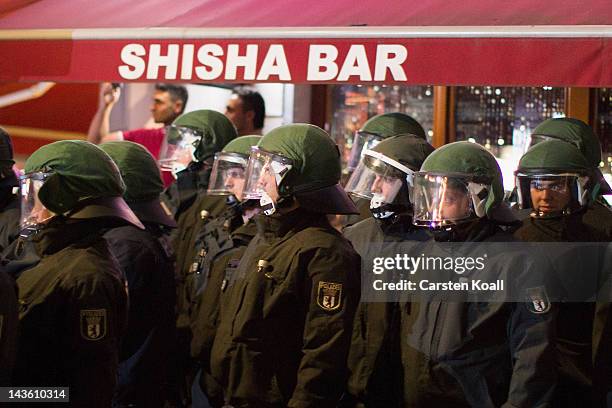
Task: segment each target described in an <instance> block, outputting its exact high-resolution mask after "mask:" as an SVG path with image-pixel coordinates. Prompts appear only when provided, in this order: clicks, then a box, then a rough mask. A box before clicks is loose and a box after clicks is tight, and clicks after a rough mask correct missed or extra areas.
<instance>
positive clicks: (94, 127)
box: [87, 82, 188, 186]
mask: <svg viewBox="0 0 612 408" xmlns="http://www.w3.org/2000/svg"><path fill="white" fill-rule="evenodd" d="M120 96H121V88H120V87H114V86H113V85H112V84H110V83H109V82H104V83H102V85H101V87H100V103H99V107H98V110H97V112H96V114H95V115H94V117H93V119H92V120H91V123H90V125H89V131H88V134H87V140H88V141H90V142H91V143H94V144H100V143H105V142H110V141H116V140H129V141H131V142H135V143H139V144H141V145H143V146H144V147H146V148H147V150H149V152H151V154H152V155H153V156H154V157H155V158H156V159H158V158H159V153H160V150H161V147H162V144H163V142H164V136H165V128H164V127H165V126H169V125H171V124H172V122H173V121H174V119H176V118H177V117H178V116H180V115H181V114H182V113H183V111H184V110H185V105H187V97H188V94H187V89H186V88H185V87H184V86H181V85H171V84H156V85H155V92H154V93H153V103H152V104H151V115H152V116H153V120H154V121H155V123H163V125H164V127H160V128H151V129H147V128H142V129H134V130H119V131H114V132H111V131H110V129H109V128H110V114H111V111H112V109H113V106H115V104H116V103H117V101H118V100H119V97H120ZM162 175H163V178H164V184H165V185H166V186H168V185H169V184H170V183H171V182H172V181H173V180H174V179H173V177H172V175H170V174H167V173H166V172H164V173H162Z"/></svg>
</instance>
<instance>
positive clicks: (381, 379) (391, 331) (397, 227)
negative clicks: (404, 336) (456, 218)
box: [342, 215, 430, 407]
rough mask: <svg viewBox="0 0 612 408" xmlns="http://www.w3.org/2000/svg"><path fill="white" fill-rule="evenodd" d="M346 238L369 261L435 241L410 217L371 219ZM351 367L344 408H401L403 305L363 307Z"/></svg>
mask: <svg viewBox="0 0 612 408" xmlns="http://www.w3.org/2000/svg"><path fill="white" fill-rule="evenodd" d="M344 236H345V238H347V239H348V240H349V241H351V243H352V244H353V247H354V248H355V250H356V251H357V253H359V255H361V257H362V259H363V258H366V257H367V258H368V259H369V258H370V257H372V256H373V253H382V252H385V253H389V246H391V245H392V244H393V243H394V242H401V241H424V240H428V239H430V236H429V234H427V233H426V232H425V231H424V230H422V229H416V228H414V227H412V218H411V217H410V216H409V215H404V216H400V217H394V219H393V220H392V221H391V222H389V221H388V220H385V221H383V222H381V221H379V220H376V219H375V218H372V217H370V218H368V219H366V220H363V221H361V222H359V223H357V224H355V225H352V226H350V227H348V228H346V229H345V230H344ZM383 247H385V248H383ZM348 367H349V372H350V376H349V380H348V386H347V394H346V395H345V396H344V398H343V402H342V405H343V406H346V407H353V406H357V407H359V406H365V407H398V406H401V401H402V385H403V381H402V378H403V373H402V368H401V357H400V304H399V303H398V302H393V301H388V302H361V303H360V304H359V307H358V308H357V313H356V314H355V323H354V326H353V337H352V340H351V349H350V352H349V358H348Z"/></svg>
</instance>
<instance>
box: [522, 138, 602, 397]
mask: <svg viewBox="0 0 612 408" xmlns="http://www.w3.org/2000/svg"><path fill="white" fill-rule="evenodd" d="M591 170H592V169H591V168H590V166H589V164H588V163H587V161H586V159H585V158H584V156H583V155H582V154H581V153H580V151H578V149H576V148H575V147H574V146H573V145H571V144H569V143H565V142H562V141H560V140H554V139H552V140H547V141H543V142H541V143H538V144H536V145H534V146H533V147H532V148H530V149H529V150H528V151H527V153H525V154H524V155H523V157H522V158H521V160H520V162H519V166H518V169H517V171H516V179H517V183H516V184H517V187H518V193H519V194H518V197H519V204H520V205H521V208H523V209H529V210H531V216H530V218H529V219H527V220H525V221H524V223H523V226H522V227H521V228H519V229H518V230H517V231H516V233H515V235H516V236H517V237H518V238H520V239H522V240H525V241H530V242H568V244H565V245H563V246H559V245H552V246H551V245H539V246H538V248H539V253H540V254H541V255H540V256H547V257H548V258H549V259H551V260H552V262H553V264H554V265H555V266H556V268H555V274H556V275H555V276H556V277H557V280H558V281H559V283H560V285H559V286H560V287H561V288H564V291H563V294H562V300H564V302H560V303H559V304H558V308H559V319H558V323H557V341H556V349H557V369H558V371H559V385H558V386H557V389H556V392H555V402H554V406H555V407H575V406H579V405H584V406H606V403H605V400H606V394H607V393H608V392H609V391H610V390H611V389H612V384H611V383H610V382H609V380H610V378H612V369H611V368H610V367H612V360H611V356H612V354H611V350H610V346H609V344H608V343H609V341H607V340H605V339H606V338H608V336H609V335H610V333H612V328H610V323H609V322H608V321H609V320H610V319H609V318H608V315H609V301H610V299H609V297H608V298H604V299H602V300H603V301H602V302H600V303H598V304H596V303H594V302H592V301H589V300H591V299H594V298H595V295H596V294H597V293H595V292H594V291H593V288H594V289H595V290H598V288H600V287H601V286H602V285H603V283H604V282H605V280H606V279H607V277H608V276H609V274H610V265H609V264H607V263H606V262H607V261H606V255H607V257H608V258H610V257H611V256H612V251H611V250H610V247H609V240H610V237H607V236H606V235H605V234H603V233H602V232H601V231H600V230H596V229H595V228H592V227H591V226H590V225H587V224H585V223H584V222H583V221H582V219H583V216H584V214H585V212H586V209H587V208H588V206H589V204H590V203H589V201H590V200H591V197H592V195H591V192H590V191H589V186H596V183H589V177H590V176H592V175H593V172H592V171H591ZM598 241H599V242H606V243H607V244H605V245H597V244H586V243H593V242H598ZM569 242H583V243H585V244H578V245H576V244H570V243H569Z"/></svg>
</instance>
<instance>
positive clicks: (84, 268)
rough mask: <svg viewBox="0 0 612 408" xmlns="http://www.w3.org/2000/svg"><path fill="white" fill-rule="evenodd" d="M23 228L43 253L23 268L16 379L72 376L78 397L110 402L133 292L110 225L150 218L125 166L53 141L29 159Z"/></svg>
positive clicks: (24, 382)
mask: <svg viewBox="0 0 612 408" xmlns="http://www.w3.org/2000/svg"><path fill="white" fill-rule="evenodd" d="M25 172H26V174H25V176H24V177H23V179H22V182H21V191H22V194H21V198H22V226H23V227H24V231H23V232H22V235H29V236H30V238H31V240H32V241H33V242H34V244H35V245H36V249H37V251H38V253H39V254H40V255H41V260H40V262H39V263H38V264H37V265H36V266H34V267H33V268H31V269H28V270H26V271H23V272H22V273H21V274H20V275H19V277H18V278H17V285H18V287H19V303H20V309H19V319H20V340H19V351H18V355H17V362H16V364H15V375H14V383H15V385H20V386H32V385H37V386H68V387H70V402H71V403H72V404H73V405H74V406H87V407H108V406H110V404H111V399H112V395H113V389H114V388H115V384H116V374H117V363H118V350H119V343H120V339H121V336H122V334H123V332H124V330H125V326H126V323H127V322H126V321H127V292H126V284H125V281H124V280H123V278H122V274H121V270H120V268H119V265H118V264H117V261H116V260H115V258H114V257H113V255H112V254H111V252H110V250H109V247H108V245H107V243H106V241H105V240H104V239H103V237H102V235H103V233H104V231H105V230H106V229H107V228H113V227H117V226H120V225H126V224H132V225H135V226H138V227H139V228H143V226H142V224H141V223H140V221H139V220H138V218H136V216H135V215H134V213H133V212H132V211H131V210H130V208H129V207H128V206H127V204H126V203H125V201H124V200H123V198H122V195H123V193H124V190H125V185H124V183H123V181H122V180H121V175H120V174H119V170H118V169H117V166H116V165H115V164H114V163H113V161H112V160H111V158H110V157H109V156H108V155H107V154H106V153H104V152H103V151H102V150H101V149H100V148H98V147H97V146H95V145H93V144H91V143H88V142H84V141H60V142H55V143H52V144H49V145H45V146H43V147H41V148H39V149H38V150H37V151H36V152H34V153H33V154H32V155H31V156H30V157H29V158H28V160H27V161H26V165H25Z"/></svg>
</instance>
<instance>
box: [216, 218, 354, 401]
mask: <svg viewBox="0 0 612 408" xmlns="http://www.w3.org/2000/svg"><path fill="white" fill-rule="evenodd" d="M255 220H256V222H257V227H258V232H257V235H256V236H255V238H253V240H252V241H251V242H250V244H249V246H248V247H247V249H246V251H245V253H244V255H243V257H242V260H241V262H240V265H239V266H238V269H237V270H236V271H235V276H236V281H235V283H234V285H233V286H232V287H231V293H230V294H229V296H230V300H229V310H227V313H225V312H224V313H223V316H222V319H221V322H220V324H219V328H218V330H217V335H216V337H215V341H214V344H213V348H212V356H211V371H212V375H213V377H214V378H215V380H216V381H217V382H218V383H219V384H221V386H222V388H223V390H224V397H225V400H226V402H227V403H229V404H231V405H234V406H252V407H286V406H289V407H321V408H324V407H335V406H336V404H337V403H338V400H339V398H340V395H341V394H342V391H343V389H344V384H345V382H346V377H347V369H346V358H347V354H348V349H349V345H350V336H351V331H352V324H353V318H354V314H355V309H356V307H357V304H358V301H359V292H360V288H359V287H360V276H359V256H358V255H357V254H356V253H355V251H354V250H353V248H352V247H351V245H350V243H349V242H348V241H346V240H345V239H344V238H342V237H341V236H340V234H339V233H338V232H337V231H336V230H334V229H333V228H332V227H331V226H330V225H329V222H328V221H327V217H326V216H325V215H322V214H313V213H309V212H308V211H306V210H303V209H297V210H294V211H292V212H290V213H288V214H284V215H281V214H278V215H275V216H272V217H266V216H262V215H260V216H257V217H255Z"/></svg>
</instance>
